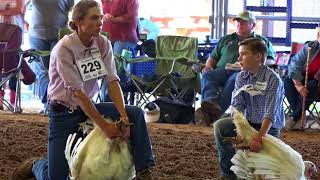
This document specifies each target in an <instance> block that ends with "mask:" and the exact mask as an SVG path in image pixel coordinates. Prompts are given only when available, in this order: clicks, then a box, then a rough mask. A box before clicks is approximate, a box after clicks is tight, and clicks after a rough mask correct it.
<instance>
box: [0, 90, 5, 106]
mask: <svg viewBox="0 0 320 180" xmlns="http://www.w3.org/2000/svg"><path fill="white" fill-rule="evenodd" d="M0 96H1V97H2V99H4V90H0ZM0 110H3V101H2V100H0Z"/></svg>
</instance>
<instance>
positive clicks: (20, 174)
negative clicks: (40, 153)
mask: <svg viewBox="0 0 320 180" xmlns="http://www.w3.org/2000/svg"><path fill="white" fill-rule="evenodd" d="M37 160H39V158H30V159H27V160H25V161H24V162H22V163H21V164H20V165H19V166H18V167H17V168H15V169H14V171H13V173H12V176H11V180H23V179H30V178H32V177H34V175H33V173H32V166H33V164H34V162H35V161H37Z"/></svg>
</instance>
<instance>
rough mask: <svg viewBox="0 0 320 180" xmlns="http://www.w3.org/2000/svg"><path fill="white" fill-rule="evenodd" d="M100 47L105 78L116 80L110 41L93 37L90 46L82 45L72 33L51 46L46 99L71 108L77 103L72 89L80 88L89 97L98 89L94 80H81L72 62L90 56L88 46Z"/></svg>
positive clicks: (75, 34) (76, 35)
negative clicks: (105, 71) (104, 67)
mask: <svg viewBox="0 0 320 180" xmlns="http://www.w3.org/2000/svg"><path fill="white" fill-rule="evenodd" d="M92 48H97V49H99V50H100V54H101V58H102V61H103V62H104V64H105V66H106V69H107V72H108V74H107V75H106V76H105V81H107V82H111V81H114V80H119V77H118V76H117V70H116V66H115V62H114V58H113V54H112V47H111V44H110V41H109V40H107V39H106V38H105V37H104V36H101V35H100V36H98V37H95V38H94V40H93V42H92V44H91V45H90V47H85V46H84V45H83V43H82V42H81V41H80V38H79V36H78V34H77V33H76V32H74V33H72V34H71V35H66V36H64V37H63V38H62V39H61V40H60V41H59V42H58V43H57V44H56V46H55V47H54V48H53V50H52V51H51V55H50V68H49V79H50V81H49V85H48V99H49V100H50V101H53V100H55V101H60V102H62V103H63V104H64V105H66V106H68V107H71V108H75V107H77V106H79V102H78V100H77V99H76V98H75V96H74V94H73V93H72V90H80V89H82V90H84V92H85V93H86V94H87V95H88V96H89V98H92V97H93V96H94V95H95V94H96V93H97V92H98V90H99V89H98V83H97V79H91V80H88V81H85V82H84V81H83V80H82V78H81V75H80V72H79V71H78V68H77V65H76V61H78V60H80V59H83V58H85V57H88V56H90V49H92Z"/></svg>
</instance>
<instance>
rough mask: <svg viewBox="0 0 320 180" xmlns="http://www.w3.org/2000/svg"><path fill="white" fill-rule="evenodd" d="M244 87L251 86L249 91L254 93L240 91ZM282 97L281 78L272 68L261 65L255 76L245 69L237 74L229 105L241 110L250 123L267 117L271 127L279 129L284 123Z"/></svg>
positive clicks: (257, 122)
mask: <svg viewBox="0 0 320 180" xmlns="http://www.w3.org/2000/svg"><path fill="white" fill-rule="evenodd" d="M244 87H251V90H252V91H251V92H254V93H256V94H255V95H250V93H248V92H249V91H248V90H247V91H246V90H242V91H241V89H243V88H244ZM249 89H250V88H249ZM283 98H284V87H283V82H282V80H281V79H280V77H279V76H278V75H277V74H276V73H275V72H274V71H273V70H271V69H270V68H268V67H267V66H265V65H262V66H261V67H260V69H259V71H258V73H257V74H256V75H255V76H254V75H252V73H249V72H247V71H241V72H240V73H239V74H238V76H237V79H236V82H235V89H234V91H233V93H232V102H231V105H232V106H234V107H235V108H236V109H238V110H239V111H241V112H243V113H244V115H245V116H246V118H247V119H248V121H250V122H251V123H254V124H261V123H262V121H263V120H264V119H265V118H268V119H270V120H271V121H272V127H273V128H276V129H281V128H282V127H283V126H284V124H285V114H284V111H283V103H282V102H283Z"/></svg>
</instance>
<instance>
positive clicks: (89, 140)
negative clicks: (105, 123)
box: [65, 120, 135, 180]
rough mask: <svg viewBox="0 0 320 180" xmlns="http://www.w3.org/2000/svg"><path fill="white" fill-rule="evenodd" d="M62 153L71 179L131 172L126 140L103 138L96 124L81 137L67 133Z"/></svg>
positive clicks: (116, 179) (97, 179)
mask: <svg viewBox="0 0 320 180" xmlns="http://www.w3.org/2000/svg"><path fill="white" fill-rule="evenodd" d="M87 121H88V120H87ZM84 124H88V122H85V123H84ZM82 127H87V126H86V125H85V126H83V124H82ZM87 130H88V129H84V131H87ZM73 146H74V147H73ZM72 147H73V148H72ZM65 157H66V159H67V161H68V165H69V168H70V179H71V180H91V179H94V180H109V179H110V180H111V179H112V180H129V179H130V180H131V179H132V177H133V176H134V173H135V169H134V164H133V160H132V155H131V153H130V150H129V145H128V143H127V142H125V141H122V140H120V139H115V140H111V139H109V138H107V137H106V136H105V135H104V133H103V132H102V131H101V129H100V128H99V127H98V126H94V128H93V130H92V131H91V132H90V133H89V134H88V135H87V136H86V137H85V138H84V140H82V139H81V138H79V139H76V134H70V135H69V137H68V140H67V143H66V149H65Z"/></svg>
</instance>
